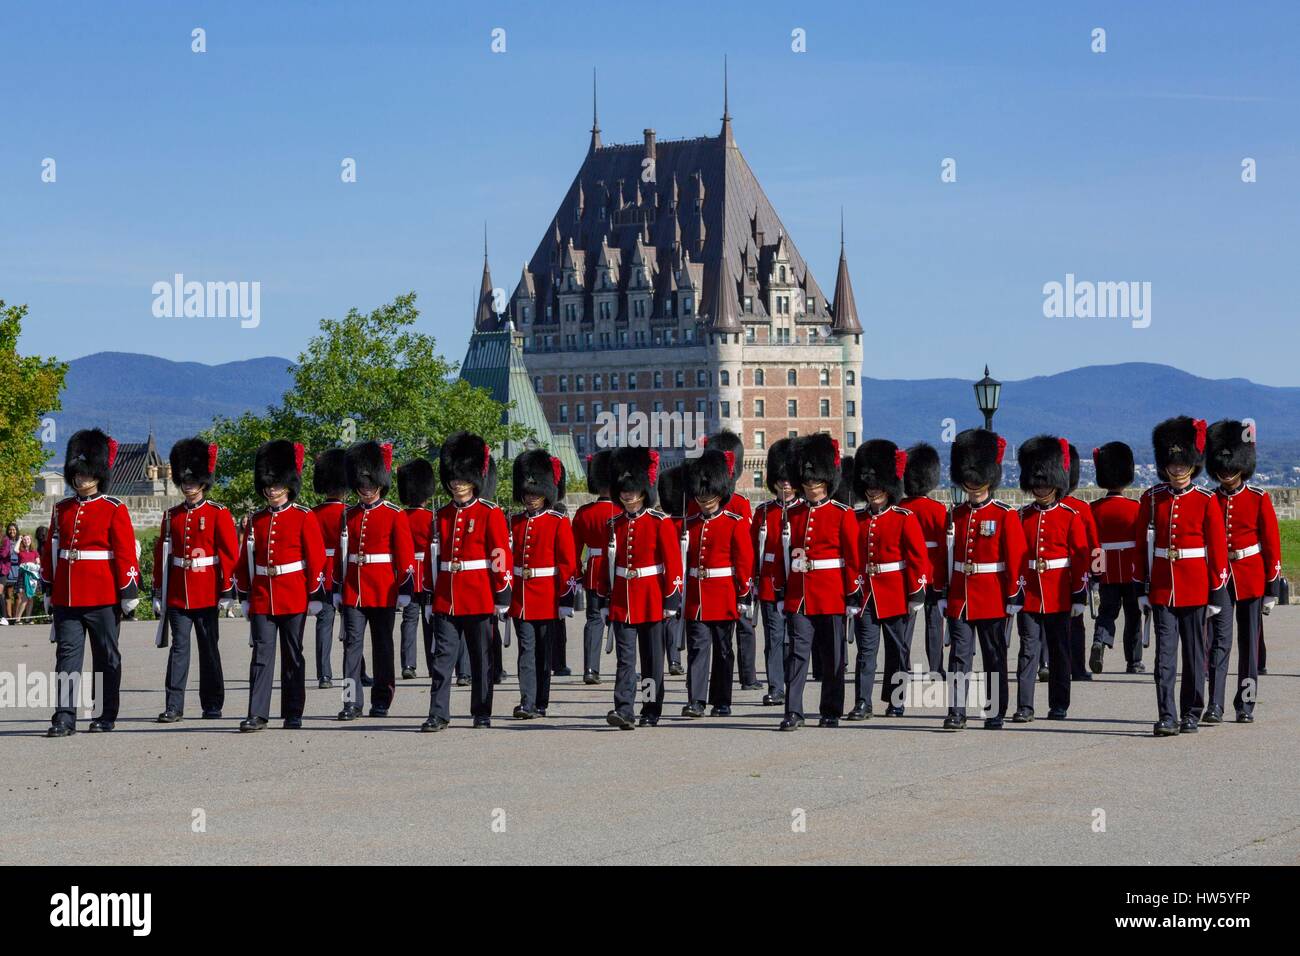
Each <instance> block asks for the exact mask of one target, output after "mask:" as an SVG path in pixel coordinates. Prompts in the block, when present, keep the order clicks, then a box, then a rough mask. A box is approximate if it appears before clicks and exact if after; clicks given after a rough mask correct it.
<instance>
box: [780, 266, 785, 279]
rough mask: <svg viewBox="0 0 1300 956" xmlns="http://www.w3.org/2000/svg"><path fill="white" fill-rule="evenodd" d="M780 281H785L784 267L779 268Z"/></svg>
mask: <svg viewBox="0 0 1300 956" xmlns="http://www.w3.org/2000/svg"><path fill="white" fill-rule="evenodd" d="M781 281H782V282H784V281H785V266H782V267H781Z"/></svg>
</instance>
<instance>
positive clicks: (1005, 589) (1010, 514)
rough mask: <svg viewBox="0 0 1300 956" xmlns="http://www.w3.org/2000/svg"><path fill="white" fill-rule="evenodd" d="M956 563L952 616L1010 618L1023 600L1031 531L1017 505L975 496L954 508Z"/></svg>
mask: <svg viewBox="0 0 1300 956" xmlns="http://www.w3.org/2000/svg"><path fill="white" fill-rule="evenodd" d="M952 523H953V542H952V552H953V565H952V580H951V581H949V582H948V608H947V611H946V612H945V613H946V614H947V616H948V617H951V618H961V619H964V620H967V621H987V620H993V619H996V618H1000V617H1005V616H1006V613H1007V610H1006V609H1007V605H1008V604H1016V603H1019V597H1020V589H1021V588H1023V587H1024V583H1025V582H1024V580H1023V579H1022V578H1021V576H1020V571H1021V568H1022V566H1023V565H1022V563H1023V562H1024V560H1025V532H1024V529H1023V528H1022V527H1021V524H1020V517H1019V516H1018V515H1017V514H1016V511H1015V509H1014V508H1012V507H1011V505H1009V504H1007V503H1006V502H1004V501H999V500H998V499H996V498H987V499H985V501H984V502H983V503H982V504H979V505H972V504H971V503H970V502H969V501H967V502H963V503H962V504H959V505H958V506H957V507H956V508H954V509H953V512H952Z"/></svg>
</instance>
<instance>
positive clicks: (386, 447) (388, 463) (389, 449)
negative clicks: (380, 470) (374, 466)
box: [379, 441, 393, 471]
mask: <svg viewBox="0 0 1300 956" xmlns="http://www.w3.org/2000/svg"><path fill="white" fill-rule="evenodd" d="M379 453H380V454H381V455H383V457H384V470H385V471H392V470H393V443H392V442H390V441H386V442H384V443H383V444H382V445H380V446H379Z"/></svg>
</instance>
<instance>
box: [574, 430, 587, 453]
mask: <svg viewBox="0 0 1300 956" xmlns="http://www.w3.org/2000/svg"><path fill="white" fill-rule="evenodd" d="M573 443H574V444H575V445H576V446H577V448H578V451H586V450H587V433H586V432H578V434H576V435H574V436H573Z"/></svg>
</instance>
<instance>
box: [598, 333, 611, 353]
mask: <svg viewBox="0 0 1300 956" xmlns="http://www.w3.org/2000/svg"><path fill="white" fill-rule="evenodd" d="M600 347H601V348H602V349H607V348H609V333H608V332H601V333H600Z"/></svg>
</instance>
